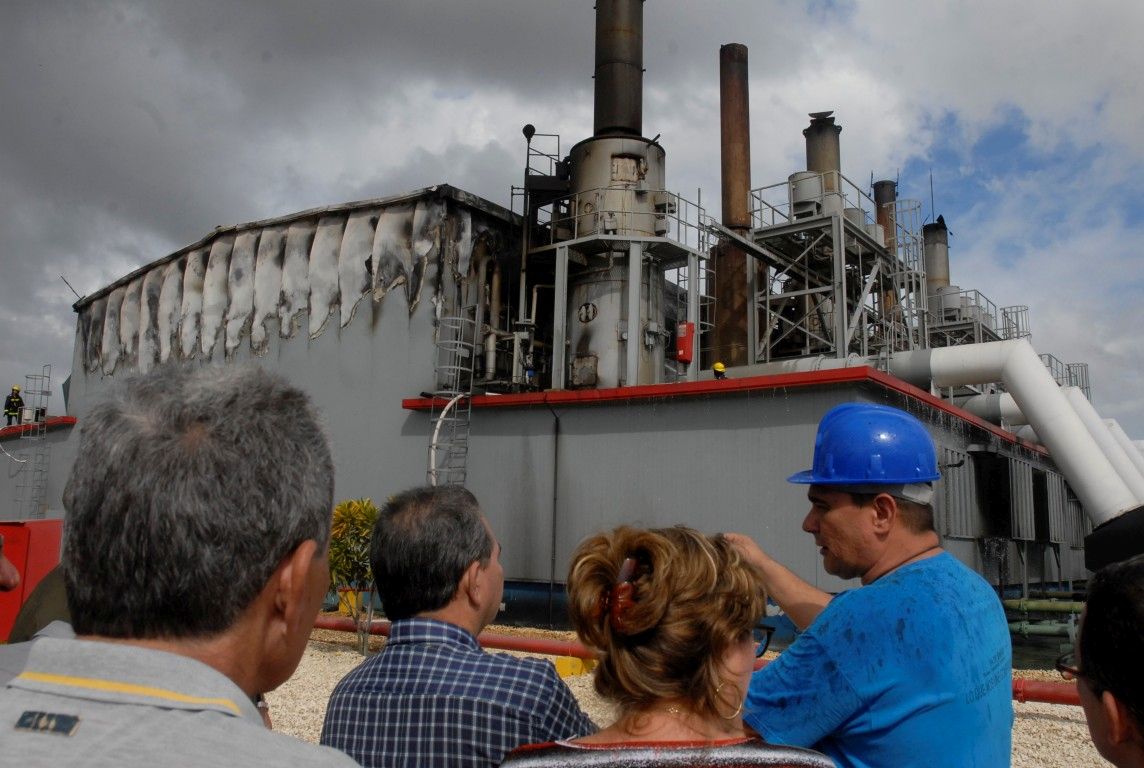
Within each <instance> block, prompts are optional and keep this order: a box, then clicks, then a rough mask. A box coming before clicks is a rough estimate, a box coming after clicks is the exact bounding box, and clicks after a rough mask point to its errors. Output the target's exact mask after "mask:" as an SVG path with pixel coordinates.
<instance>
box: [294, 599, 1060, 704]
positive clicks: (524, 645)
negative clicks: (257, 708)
mask: <svg viewBox="0 0 1144 768" xmlns="http://www.w3.org/2000/svg"><path fill="white" fill-rule="evenodd" d="M314 628H315V629H332V630H335V631H338V632H356V631H357V627H356V626H355V625H354V620H353V619H351V618H349V617H348V616H328V615H323V616H318V617H317V618H316V619H315V621H314ZM369 633H370V634H371V635H382V636H384V637H389V622H388V621H384V620H376V621H373V622H372V623H371V624H370V628H369ZM477 641H478V642H479V643H480V644H481V647H482V648H495V649H497V650H502V651H522V652H524V653H541V654H544V655H546V656H571V657H572V658H575V659H594V658H596V653H595V651H593V650H592V649H590V648H588V646H586V645H584V644H583V643H577V642H575V641H572V640H548V639H544V638H532V637H518V636H516V635H497V634H493V633H491V632H482V633H481V634H480V635H478V637H477ZM766 664H767V662H766V661H765V660H764V659H758V660H757V661H756V662H755V669H762V668H763V667H764V666H766ZM1013 698H1014V699H1016V700H1017V701H1020V702H1026V701H1040V702H1044V703H1046V704H1073V705H1078V706H1079V705H1080V694H1078V693H1077V690H1076V684H1075V683H1066V682H1064V681H1062V682H1059V683H1056V682H1041V681H1039V680H1022V679H1018V678H1014V680H1013Z"/></svg>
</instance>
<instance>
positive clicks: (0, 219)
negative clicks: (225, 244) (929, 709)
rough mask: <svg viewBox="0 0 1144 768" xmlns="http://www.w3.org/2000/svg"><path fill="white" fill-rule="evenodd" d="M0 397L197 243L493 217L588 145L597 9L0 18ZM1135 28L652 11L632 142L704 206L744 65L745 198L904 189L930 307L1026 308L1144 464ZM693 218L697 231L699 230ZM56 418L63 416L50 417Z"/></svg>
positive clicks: (417, 3)
mask: <svg viewBox="0 0 1144 768" xmlns="http://www.w3.org/2000/svg"><path fill="white" fill-rule="evenodd" d="M0 11H2V14H3V19H4V22H3V24H2V25H0V69H2V71H3V73H4V74H3V77H2V78H0V104H2V105H3V106H2V107H0V112H2V114H3V116H2V117H0V236H2V239H0V321H2V322H3V328H4V331H5V332H4V334H3V336H2V339H3V343H2V344H0V382H2V383H3V384H4V386H5V388H6V387H7V386H8V384H9V382H10V383H21V384H22V383H23V382H24V376H25V374H28V373H38V372H39V370H40V366H41V365H42V364H44V363H50V364H51V365H52V367H53V377H54V378H55V380H56V383H57V384H58V383H59V382H60V381H61V380H62V379H63V378H64V376H66V375H67V373H68V372H69V369H70V366H71V352H72V344H73V338H74V330H75V315H74V313H73V312H72V310H71V304H72V302H73V301H74V300H75V296H74V295H73V294H72V293H71V291H70V290H69V289H68V287H67V286H66V285H65V284H64V282H63V281H62V280H61V279H60V275H63V276H65V277H66V278H67V280H68V281H69V282H70V283H71V284H72V285H73V286H75V288H76V289H77V290H78V291H79V292H80V293H81V294H86V293H90V292H93V291H95V290H97V289H99V288H101V287H103V286H104V285H106V284H107V283H109V282H110V281H112V280H114V279H115V278H117V277H120V276H122V275H124V274H126V273H127V272H129V271H130V270H132V269H134V268H136V267H138V266H140V265H142V264H144V263H147V262H149V261H152V260H154V259H156V258H159V257H161V256H164V255H166V254H167V253H169V252H171V251H173V250H175V249H177V248H180V247H182V246H184V245H187V244H189V243H191V242H193V241H196V240H198V239H199V238H201V237H203V236H204V235H206V234H208V233H209V232H210V231H211V230H212V229H213V228H214V227H215V226H219V225H230V224H236V223H240V222H245V221H250V220H255V219H260V218H265V217H270V216H276V215H280V214H286V213H290V212H294V211H298V210H302V209H305V208H309V207H313V206H319V205H327V204H333V203H339V202H346V201H352V200H359V199H365V198H372V197H381V196H385V195H390V194H397V193H401V192H405V191H410V190H413V189H417V188H420V187H425V186H429V185H431V184H435V183H440V182H448V183H450V184H453V185H455V186H458V187H460V188H462V189H465V190H468V191H470V192H473V193H476V194H478V195H481V196H484V197H486V198H488V199H490V200H493V201H495V202H499V203H501V204H504V205H507V204H508V200H509V188H510V186H511V185H512V184H513V183H519V179H520V176H521V169H522V162H523V153H524V141H523V138H522V137H521V134H520V128H521V126H522V125H523V124H525V123H534V124H535V125H536V126H537V129H538V130H539V131H540V132H542V133H553V134H560V135H561V137H562V142H563V144H562V148H563V149H565V150H566V149H567V148H568V147H570V146H571V145H572V144H573V143H575V142H576V141H578V140H580V139H581V138H584V137H586V136H587V135H589V134H590V132H591V129H592V93H591V88H592V80H591V76H592V68H593V39H592V38H593V32H594V27H593V25H594V11H593V3H592V1H591V0H465V1H464V2H458V1H457V0H374V1H373V2H366V1H364V0H360V1H353V2H351V1H349V0H345V1H340V0H329V1H328V2H320V3H319V2H312V1H310V2H303V1H302V0H275V1H273V2H271V1H270V0H265V1H263V2H253V1H251V0H241V1H240V0H196V1H195V2H185V1H182V0H170V1H168V2H163V1H162V0H148V1H147V2H115V1H114V0H107V1H105V2H97V1H94V0H92V1H89V2H85V1H83V0H69V1H68V2H55V1H53V0H5V2H3V4H2V5H0ZM1141 29H1144V3H1140V2H1139V0H1122V1H1120V2H1112V1H1109V2H1101V1H1100V0H1094V1H1093V2H1086V3H1080V2H1063V1H1062V2H1055V1H1053V0H1049V1H1048V2H1036V3H1033V2H1026V3H1017V2H1006V3H996V2H986V0H980V1H978V2H974V1H962V2H952V1H950V2H944V1H938V0H931V1H930V2H925V3H907V2H845V1H840V2H822V1H811V2H795V1H794V0H791V1H790V2H778V1H775V0H766V1H764V0H734V1H732V0H726V1H724V0H705V1H704V2H698V1H696V2H690V1H685V0H674V1H668V0H650V2H648V3H647V4H646V6H645V42H644V63H645V67H646V74H645V80H644V97H645V105H644V132H645V134H647V135H649V136H651V135H655V134H657V133H658V134H661V138H660V142H661V143H662V145H663V146H664V147H665V148H666V150H667V174H668V187H669V188H671V189H674V190H676V191H678V192H680V193H681V194H683V195H684V196H685V197H688V198H692V199H694V197H695V196H696V194H697V190H702V199H703V201H704V203H705V204H706V205H707V206H708V207H709V208H711V207H713V206H715V207H717V204H718V198H719V186H718V185H719V158H718V143H719V134H718V131H719V119H718V49H719V45H720V44H722V43H728V42H739V43H743V44H745V45H746V46H747V47H748V49H749V56H750V86H751V133H752V181H753V183H754V185H756V186H760V185H762V184H764V183H769V182H774V181H780V180H782V179H785V178H786V176H787V175H788V174H789V173H791V172H792V171H795V170H799V169H800V168H802V167H804V165H805V155H804V144H803V138H802V135H801V130H802V128H803V127H805V125H806V124H807V113H808V112H814V111H819V110H826V109H834V110H835V111H836V114H837V117H838V120H839V122H840V124H842V126H843V132H842V136H841V139H842V165H843V172H844V173H845V174H846V175H847V176H849V177H850V178H851V179H853V180H855V181H856V182H859V183H860V184H863V185H865V184H867V183H868V182H869V180H870V178H871V175H873V177H874V178H898V179H900V188H899V195H900V196H902V197H910V198H916V199H918V200H920V201H922V203H923V206H922V216H923V217H929V218H932V216H933V214H934V211H932V210H931V207H930V200H931V195H930V178H931V174H932V181H933V184H932V186H933V200H934V202H935V203H936V206H935V207H936V213H941V214H944V216H945V220H946V222H947V224H948V225H949V228H950V231H951V240H950V249H951V267H950V271H951V281H952V282H953V283H955V284H957V285H960V286H961V287H962V288H976V289H978V290H980V291H981V292H982V293H983V294H984V295H986V296H987V297H988V298H989V299H990V300H992V301H993V302H995V303H996V304H997V305H999V306H1009V305H1014V304H1026V305H1028V306H1029V308H1030V321H1031V327H1032V331H1033V337H1032V341H1033V344H1034V346H1035V347H1036V349H1037V351H1038V352H1050V353H1052V354H1054V355H1056V356H1057V357H1058V358H1060V359H1061V360H1063V361H1066V362H1073V361H1085V362H1088V363H1089V364H1090V366H1091V368H1090V375H1091V379H1092V389H1093V397H1094V400H1095V402H1096V405H1097V408H1098V409H1099V410H1100V412H1101V414H1102V415H1104V416H1106V417H1112V418H1115V419H1117V420H1118V421H1120V423H1121V425H1122V426H1123V427H1124V428H1125V429H1126V431H1127V432H1128V433H1129V434H1130V435H1131V436H1132V437H1133V438H1136V439H1144V389H1142V388H1141V386H1140V381H1139V379H1140V374H1141V372H1142V369H1144V366H1142V365H1141V363H1140V356H1141V353H1140V351H1139V344H1138V343H1137V335H1138V334H1139V332H1140V329H1142V328H1144V309H1142V308H1141V305H1142V302H1141V298H1142V295H1144V293H1142V288H1144V278H1142V270H1141V266H1142V259H1141V255H1140V249H1141V244H1142V243H1144V202H1142V201H1144V129H1142V127H1141V126H1144V94H1142V93H1141V87H1140V83H1141V78H1142V77H1144V46H1141V45H1140V41H1139V31H1140V30H1141ZM712 212H713V213H717V211H712ZM53 400H54V403H53V410H54V411H58V410H60V409H61V407H62V401H61V400H60V399H59V395H58V394H57V395H56V397H55V398H53Z"/></svg>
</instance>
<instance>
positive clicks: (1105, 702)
mask: <svg viewBox="0 0 1144 768" xmlns="http://www.w3.org/2000/svg"><path fill="white" fill-rule="evenodd" d="M1100 708H1101V709H1102V710H1103V711H1104V719H1105V721H1106V722H1107V723H1108V740H1109V741H1111V742H1112V743H1113V744H1123V743H1125V742H1128V741H1132V740H1134V739H1137V738H1139V736H1140V734H1139V732H1138V731H1137V729H1136V725H1135V724H1134V723H1133V721H1132V713H1131V712H1129V711H1128V707H1126V706H1124V702H1122V701H1121V700H1120V699H1118V698H1116V694H1115V693H1113V692H1112V691H1104V692H1103V693H1101V694H1100Z"/></svg>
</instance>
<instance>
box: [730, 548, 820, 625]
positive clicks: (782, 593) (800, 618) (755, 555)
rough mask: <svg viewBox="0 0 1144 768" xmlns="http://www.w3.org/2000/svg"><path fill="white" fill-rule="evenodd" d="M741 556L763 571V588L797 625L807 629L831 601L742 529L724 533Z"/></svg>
mask: <svg viewBox="0 0 1144 768" xmlns="http://www.w3.org/2000/svg"><path fill="white" fill-rule="evenodd" d="M723 538H725V539H727V541H729V542H730V543H731V546H733V547H734V548H735V549H737V550H738V551H739V554H740V555H742V557H743V559H744V560H746V561H747V562H748V563H751V564H752V565H754V566H755V567H756V568H758V569H759V570H760V571H761V572H762V574H763V588H764V589H766V590H767V595H768V597H770V599H771V600H774V601H775V602H776V603H778V605H779V607H780V608H782V609H783V612H784V613H785V614H786V615H787V616H788V617H789V618H790V620H791V621H793V622H794V624H795V626H797V627H798V628H799V629H806V628H807V627H809V626H810V625H811V623H813V622H814V619H815V617H817V616H818V614H819V613H821V612H822V609H823V608H825V607H826V604H827V603H829V602H830V595H829V594H828V593H826V592H823V591H822V590H821V589H819V588H817V587H815V586H813V585H811V584H808V583H807V582H806V581H803V580H802V579H801V578H799V577H798V576H796V575H795V574H794V572H793V571H791V570H790V569H789V568H787V567H786V566H784V565H782V564H781V563H779V562H778V561H776V560H775V559H774V558H772V557H771V556H770V555H768V554H767V553H766V552H764V551H763V550H762V548H761V547H759V545H758V544H756V543H755V542H754V540H753V539H751V537H750V536H744V535H743V534H741V533H724V534H723Z"/></svg>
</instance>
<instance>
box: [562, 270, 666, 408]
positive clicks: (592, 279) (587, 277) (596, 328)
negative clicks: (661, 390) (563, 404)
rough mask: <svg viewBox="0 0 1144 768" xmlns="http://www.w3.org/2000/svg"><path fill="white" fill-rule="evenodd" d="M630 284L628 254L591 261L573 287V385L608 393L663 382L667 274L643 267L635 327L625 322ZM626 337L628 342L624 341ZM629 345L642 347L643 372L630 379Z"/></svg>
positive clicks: (570, 311)
mask: <svg viewBox="0 0 1144 768" xmlns="http://www.w3.org/2000/svg"><path fill="white" fill-rule="evenodd" d="M593 265H598V266H593ZM627 281H628V268H627V254H626V253H623V254H620V255H617V256H615V257H614V258H611V259H609V258H606V257H595V258H592V259H590V260H589V268H588V269H587V270H586V271H585V272H583V273H581V274H580V275H579V276H578V277H577V278H575V280H574V282H573V283H572V286H571V288H570V289H569V293H568V325H567V327H568V342H569V354H568V357H569V361H570V363H571V365H570V370H571V372H572V373H571V377H570V378H571V381H570V382H569V383H570V384H571V386H573V387H588V388H603V387H618V386H621V385H624V386H630V385H633V384H655V383H658V382H659V381H661V379H662V372H663V360H664V338H663V336H662V334H660V333H659V331H660V330H662V329H663V292H664V283H663V272H662V270H660V269H657V268H656V267H655V265H653V264H650V263H649V264H645V265H644V266H643V268H642V270H641V274H640V281H641V286H640V296H641V297H642V301H641V306H639V307H637V308H636V311H635V312H633V313H631V315H632V316H633V317H635V318H636V322H635V323H634V326H635V327H634V328H632V327H631V325H625V322H624V318H626V317H628V316H629V313H628V306H627V304H628V289H627V285H628V282H627ZM649 331H650V333H649ZM625 332H626V333H627V339H626V340H625V339H623V338H621V335H622V334H623V333H625ZM628 344H638V345H639V350H640V354H639V370H638V371H636V373H635V376H629V375H628V372H627V371H626V370H625V368H626V357H627V355H626V350H627V345H628Z"/></svg>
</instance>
